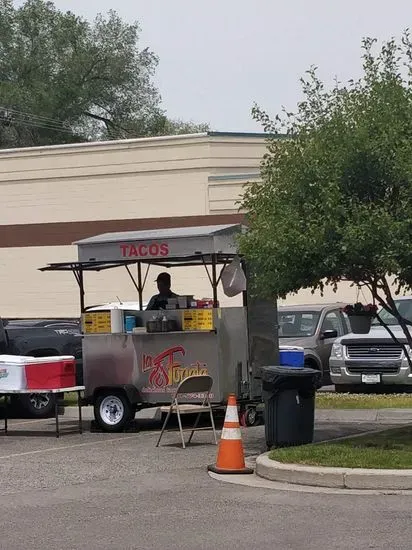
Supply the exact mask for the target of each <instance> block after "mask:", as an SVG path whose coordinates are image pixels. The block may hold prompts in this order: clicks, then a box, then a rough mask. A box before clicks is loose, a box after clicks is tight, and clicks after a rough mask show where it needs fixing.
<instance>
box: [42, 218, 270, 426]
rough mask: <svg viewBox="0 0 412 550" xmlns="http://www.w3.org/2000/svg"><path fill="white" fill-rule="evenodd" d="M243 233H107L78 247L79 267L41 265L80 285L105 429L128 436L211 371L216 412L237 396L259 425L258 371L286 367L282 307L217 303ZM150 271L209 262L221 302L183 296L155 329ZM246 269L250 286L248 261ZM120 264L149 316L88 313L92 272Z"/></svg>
mask: <svg viewBox="0 0 412 550" xmlns="http://www.w3.org/2000/svg"><path fill="white" fill-rule="evenodd" d="M244 229H245V228H244V227H243V226H242V225H240V224H230V225H218V226H213V225H212V226H202V227H188V228H178V229H161V230H153V231H130V232H123V233H108V234H104V235H98V236H96V237H92V238H87V239H83V240H80V241H78V242H76V243H74V244H75V245H77V249H78V260H77V261H74V262H63V263H54V264H49V265H48V266H46V267H43V268H41V271H63V272H64V271H71V272H73V274H74V276H75V279H76V281H77V283H78V286H79V290H80V309H81V313H82V320H83V377H84V385H85V387H86V390H85V401H86V402H87V403H88V404H92V405H93V406H94V414H95V420H96V422H97V423H98V424H99V425H100V426H101V428H102V429H103V430H105V431H109V432H117V431H121V430H122V429H123V428H124V427H125V425H126V424H127V423H128V422H129V421H130V420H131V419H132V418H133V417H134V415H135V413H136V411H138V410H141V409H143V408H147V407H156V406H161V405H168V404H170V399H171V394H172V393H173V392H174V391H175V389H176V387H177V386H178V384H179V382H181V381H182V380H183V379H184V378H185V377H187V376H190V375H193V374H203V373H204V374H206V373H207V374H209V375H211V376H212V378H213V381H214V383H213V388H212V394H213V396H212V402H213V404H214V405H215V406H216V407H219V406H222V407H223V406H224V404H225V402H226V399H227V396H228V394H229V393H234V394H235V395H236V397H237V401H238V403H239V405H240V409H241V410H240V412H241V415H242V417H243V418H244V421H245V423H246V424H248V423H255V422H256V421H257V419H258V417H259V415H258V414H256V413H257V411H256V407H257V406H258V405H259V404H261V402H262V388H261V381H260V380H259V378H258V373H259V368H260V367H261V366H264V365H270V364H278V354H279V349H278V332H277V308H276V304H275V303H274V302H267V301H263V300H256V299H254V298H252V297H251V296H250V295H249V293H248V290H247V289H246V290H245V291H244V292H242V298H243V299H242V305H241V306H239V307H237V306H234V307H219V303H218V286H219V284H220V281H221V275H222V272H223V270H224V269H225V268H226V266H228V265H230V264H231V262H232V261H233V260H234V259H238V252H237V238H238V235H239V233H240V232H241V231H243V230H244ZM151 266H159V267H162V268H165V269H171V268H185V267H186V268H187V267H192V266H203V267H204V268H205V270H206V272H207V275H208V278H209V281H210V284H211V288H212V295H213V300H212V303H211V304H210V306H209V307H207V308H201V309H199V308H197V307H192V306H193V305H194V304H193V303H190V299H188V300H187V302H185V303H183V302H184V300H182V299H178V300H175V302H176V303H175V304H174V305H171V308H173V309H167V310H166V311H164V312H162V313H164V316H165V317H166V318H167V321H168V323H167V325H165V324H164V323H163V324H162V323H160V324H158V325H156V324H155V323H153V313H154V312H153V311H143V291H144V287H145V283H146V280H147V276H148V273H149V270H150V267H151ZM242 267H243V270H244V272H245V274H246V280H247V268H246V266H245V263H244V261H243V260H242ZM114 268H123V269H125V270H126V271H127V273H128V275H129V276H130V279H131V281H132V283H133V285H134V287H135V290H136V292H137V295H138V299H139V305H140V310H139V311H130V312H127V311H126V312H125V311H122V310H113V309H112V310H108V311H104V310H103V311H102V310H99V311H94V312H87V311H86V307H85V288H84V273H85V272H91V271H94V272H100V271H104V270H108V269H114ZM168 307H169V306H168ZM126 317H127V323H126V321H125V318H126ZM131 317H134V319H131ZM156 326H158V327H159V330H158V331H156V328H155V327H156ZM162 326H163V328H161V329H160V327H162ZM166 326H167V328H165V327H166ZM201 400H202V396H201V395H191V396H188V401H191V402H194V403H196V402H200V401H201ZM247 419H250V420H249V421H248V420H247Z"/></svg>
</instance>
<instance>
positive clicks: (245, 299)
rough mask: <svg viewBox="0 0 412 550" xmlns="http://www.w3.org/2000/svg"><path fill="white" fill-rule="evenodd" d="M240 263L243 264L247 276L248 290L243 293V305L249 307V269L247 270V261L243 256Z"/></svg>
mask: <svg viewBox="0 0 412 550" xmlns="http://www.w3.org/2000/svg"><path fill="white" fill-rule="evenodd" d="M240 264H241V266H242V269H243V273H244V274H245V277H246V290H245V291H244V292H243V293H242V296H243V307H246V308H247V305H248V288H249V277H248V270H247V265H246V262H245V260H244V259H243V258H242V260H241V262H240Z"/></svg>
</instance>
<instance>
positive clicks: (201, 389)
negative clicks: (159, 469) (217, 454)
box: [156, 374, 217, 449]
mask: <svg viewBox="0 0 412 550" xmlns="http://www.w3.org/2000/svg"><path fill="white" fill-rule="evenodd" d="M212 385H213V378H212V377H211V376H209V375H208V374H204V375H203V374H202V375H196V376H188V377H187V378H185V379H184V380H182V382H180V384H179V386H178V387H177V389H176V392H175V394H174V396H173V399H172V403H171V405H170V407H160V410H161V412H162V413H165V412H167V416H166V418H165V421H164V423H163V426H162V431H161V432H160V436H159V439H158V441H157V443H156V447H158V446H159V444H160V440H161V439H162V436H163V433H164V432H165V430H166V426H167V423H168V422H169V420H170V417H171V415H172V414H176V415H177V421H178V423H179V431H180V436H181V438H182V446H183V448H184V449H186V444H185V438H184V434H183V432H185V431H190V432H191V434H190V437H189V439H188V442H187V444H188V445H189V443H190V442H191V440H192V437H193V434H194V433H195V432H196V431H199V430H205V429H207V430H210V429H212V430H213V436H214V438H215V444H216V445H217V437H216V429H215V421H214V419H213V411H212V405H211V404H210V390H211V389H212ZM193 393H200V394H204V395H205V397H204V399H203V401H202V403H201V404H196V403H182V402H181V398H182V399H183V401H184V396H185V395H188V394H193ZM195 413H197V416H196V420H195V423H194V424H193V428H189V429H188V430H183V427H182V419H181V415H183V414H195ZM202 413H209V414H210V422H211V426H210V427H207V428H198V427H197V426H198V424H199V420H200V417H201V415H202Z"/></svg>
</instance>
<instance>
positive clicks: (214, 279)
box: [39, 254, 246, 313]
mask: <svg viewBox="0 0 412 550" xmlns="http://www.w3.org/2000/svg"><path fill="white" fill-rule="evenodd" d="M236 256H237V254H196V255H194V256H186V257H171V258H163V259H155V258H151V259H146V260H141V259H139V260H136V259H134V260H127V259H125V260H119V261H89V262H60V263H52V264H48V265H47V266H45V267H41V268H40V269H39V270H40V271H71V272H72V273H73V275H74V277H75V279H76V282H77V284H78V286H79V291H80V310H81V313H84V311H85V303H84V297H85V290H84V272H88V271H96V272H98V271H106V270H108V269H114V268H117V267H124V268H125V269H126V271H127V273H128V275H129V277H130V278H131V280H132V283H133V285H134V287H135V288H136V290H137V293H138V296H139V308H140V310H143V290H144V287H145V284H146V281H147V277H148V274H149V270H150V267H151V266H152V265H156V266H158V267H164V268H172V267H195V266H200V265H203V266H204V268H205V270H206V273H207V276H208V278H209V281H210V284H211V287H212V291H213V303H214V307H217V304H218V299H217V288H218V285H219V282H220V279H221V276H222V272H223V270H224V268H225V267H226V266H227V265H228V263H229V262H230V261H231V260H232V259H233V258H235V257H236ZM143 264H144V265H146V266H147V267H146V272H145V274H144V276H143V274H142V265H143ZM134 265H136V266H137V281H136V279H135V277H134V276H133V273H132V272H131V269H130V268H131V266H134ZM219 265H221V266H222V268H221V270H220V273H219V275H218V274H217V267H218V266H219ZM208 266H211V270H209V269H208ZM244 300H245V295H244ZM245 305H246V304H245Z"/></svg>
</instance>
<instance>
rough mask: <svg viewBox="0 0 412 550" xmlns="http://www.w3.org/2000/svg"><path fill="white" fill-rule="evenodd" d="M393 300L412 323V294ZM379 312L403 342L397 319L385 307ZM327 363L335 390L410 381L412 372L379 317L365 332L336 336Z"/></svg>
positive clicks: (380, 386)
mask: <svg viewBox="0 0 412 550" xmlns="http://www.w3.org/2000/svg"><path fill="white" fill-rule="evenodd" d="M395 303H396V306H397V308H398V310H399V312H400V314H401V315H402V316H403V317H404V318H405V319H407V320H409V321H411V323H412V297H410V296H409V297H404V298H398V299H396V300H395ZM379 316H380V317H381V319H382V320H383V321H384V322H385V324H387V325H388V326H389V327H390V329H391V331H392V332H393V333H394V334H395V336H396V337H397V338H398V339H399V341H400V342H402V343H403V344H405V343H406V338H405V335H404V333H403V331H402V329H401V327H400V326H399V325H398V324H397V321H396V319H395V318H394V317H392V315H390V314H389V313H388V312H387V311H386V310H381V311H380V312H379ZM411 331H412V327H411ZM329 365H330V373H331V379H332V382H333V383H334V384H335V389H336V391H356V390H362V389H365V388H366V387H369V388H372V387H373V388H376V389H380V388H382V387H385V386H386V387H388V386H395V387H396V386H398V387H399V386H408V385H412V373H411V370H410V368H409V365H408V362H407V360H406V357H405V353H404V351H403V349H402V346H401V345H400V344H399V343H396V342H395V341H394V340H393V339H392V338H391V336H390V335H389V333H388V331H387V330H386V329H385V328H384V327H382V326H381V325H380V324H379V322H378V320H375V321H373V323H372V328H371V330H370V332H369V333H368V334H353V333H350V334H347V335H346V336H343V337H342V338H338V339H337V340H336V341H335V343H334V344H333V346H332V353H331V357H330V361H329Z"/></svg>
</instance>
